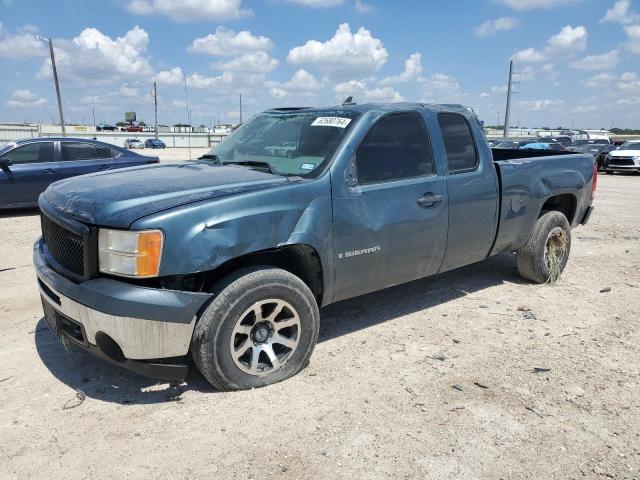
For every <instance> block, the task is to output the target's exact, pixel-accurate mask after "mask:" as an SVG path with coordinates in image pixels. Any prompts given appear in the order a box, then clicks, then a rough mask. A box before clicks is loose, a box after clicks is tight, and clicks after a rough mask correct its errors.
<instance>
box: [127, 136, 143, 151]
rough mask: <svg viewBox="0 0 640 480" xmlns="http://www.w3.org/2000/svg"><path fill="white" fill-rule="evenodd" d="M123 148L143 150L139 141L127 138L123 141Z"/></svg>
mask: <svg viewBox="0 0 640 480" xmlns="http://www.w3.org/2000/svg"><path fill="white" fill-rule="evenodd" d="M124 146H125V148H129V149H132V148H144V143H142V142H141V141H140V140H138V139H137V138H127V139H126V140H125V141H124Z"/></svg>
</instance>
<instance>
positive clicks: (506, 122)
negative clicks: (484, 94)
mask: <svg viewBox="0 0 640 480" xmlns="http://www.w3.org/2000/svg"><path fill="white" fill-rule="evenodd" d="M512 85H513V60H511V61H510V62H509V85H508V87H507V111H506V112H505V114H504V137H505V138H507V137H509V121H510V120H511V88H512Z"/></svg>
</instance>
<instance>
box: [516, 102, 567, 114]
mask: <svg viewBox="0 0 640 480" xmlns="http://www.w3.org/2000/svg"><path fill="white" fill-rule="evenodd" d="M517 103H518V105H519V106H520V107H522V108H523V109H525V110H533V111H534V112H539V111H544V110H556V109H558V108H559V107H561V106H562V105H564V100H551V99H544V100H520V101H518V102H517Z"/></svg>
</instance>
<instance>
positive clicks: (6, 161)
mask: <svg viewBox="0 0 640 480" xmlns="http://www.w3.org/2000/svg"><path fill="white" fill-rule="evenodd" d="M11 165H13V160H11V159H10V158H9V157H2V158H0V168H1V169H2V170H4V171H5V172H8V171H11V169H10V168H9V167H10V166H11Z"/></svg>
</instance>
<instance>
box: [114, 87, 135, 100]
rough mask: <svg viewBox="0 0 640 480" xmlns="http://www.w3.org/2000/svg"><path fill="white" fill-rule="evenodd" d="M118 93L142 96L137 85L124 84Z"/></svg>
mask: <svg viewBox="0 0 640 480" xmlns="http://www.w3.org/2000/svg"><path fill="white" fill-rule="evenodd" d="M118 93H119V94H120V95H121V96H123V97H127V98H137V97H139V96H140V90H138V89H137V88H135V87H130V86H129V85H122V86H121V87H120V89H119V90H118Z"/></svg>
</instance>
